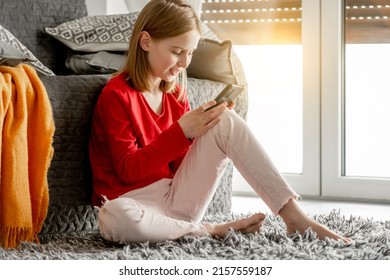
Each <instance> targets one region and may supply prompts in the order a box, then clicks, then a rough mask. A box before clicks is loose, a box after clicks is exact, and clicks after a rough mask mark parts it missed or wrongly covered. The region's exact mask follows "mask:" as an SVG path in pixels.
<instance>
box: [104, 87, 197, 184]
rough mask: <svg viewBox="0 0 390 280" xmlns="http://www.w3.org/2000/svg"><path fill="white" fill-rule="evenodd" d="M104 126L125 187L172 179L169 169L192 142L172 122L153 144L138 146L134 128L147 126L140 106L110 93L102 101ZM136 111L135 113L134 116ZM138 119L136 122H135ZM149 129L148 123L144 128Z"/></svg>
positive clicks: (111, 152)
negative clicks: (159, 178)
mask: <svg viewBox="0 0 390 280" xmlns="http://www.w3.org/2000/svg"><path fill="white" fill-rule="evenodd" d="M99 102H100V103H101V104H104V106H100V107H99V109H100V112H99V115H100V116H104V118H103V117H102V118H101V122H102V126H103V127H104V128H105V129H104V132H105V137H106V142H107V146H108V147H107V148H108V150H109V155H110V157H111V160H112V164H113V166H114V168H115V172H116V174H117V176H118V177H119V178H120V180H121V181H123V182H124V183H126V184H134V183H137V182H140V181H147V180H148V177H154V176H155V174H163V175H162V176H167V177H168V176H170V174H168V172H167V171H168V170H169V165H170V163H172V162H175V160H176V159H178V158H181V156H182V155H183V153H184V152H185V151H186V150H187V149H188V148H189V146H190V144H191V141H189V140H188V139H187V138H186V137H185V135H184V133H183V131H182V129H181V127H180V125H179V123H178V122H177V121H175V122H173V123H172V124H171V125H170V126H169V127H168V128H167V129H166V130H164V131H162V132H161V133H160V134H159V135H157V136H156V137H155V139H153V140H152V141H151V142H150V143H147V144H145V145H142V143H139V140H138V139H139V137H138V138H137V135H136V132H135V130H134V128H133V126H134V124H135V123H138V124H139V123H140V122H141V123H142V122H145V120H144V119H143V117H142V115H143V114H144V113H145V112H141V111H140V112H137V110H140V108H139V106H138V105H137V104H130V100H129V98H128V95H127V94H123V93H120V92H118V91H111V92H110V94H105V95H103V96H101V98H99ZM134 111H135V112H134ZM135 116H136V117H137V118H135ZM142 125H143V126H145V127H147V125H148V123H147V122H145V123H142V124H141V126H142ZM164 172H165V173H166V174H165V175H164Z"/></svg>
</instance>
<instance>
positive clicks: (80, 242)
mask: <svg viewBox="0 0 390 280" xmlns="http://www.w3.org/2000/svg"><path fill="white" fill-rule="evenodd" d="M243 216H244V215H233V214H231V215H224V216H222V215H221V216H210V217H206V218H205V220H206V221H208V222H221V221H231V220H233V219H237V218H241V217H243ZM313 218H314V219H315V220H317V221H319V222H320V223H322V224H324V225H326V226H327V227H329V228H330V229H332V230H334V231H336V232H337V233H339V234H342V235H344V236H349V237H351V238H352V239H353V242H352V244H349V245H345V244H343V243H342V242H337V241H333V240H324V241H321V240H318V239H316V236H315V234H314V233H313V232H312V231H310V230H308V231H307V232H306V233H305V234H303V235H301V234H292V235H287V234H286V231H285V227H284V224H283V222H282V221H281V219H280V218H279V217H277V216H274V215H268V216H267V217H266V220H265V221H264V224H263V228H262V231H261V232H260V233H258V234H255V235H253V234H248V235H244V234H240V233H236V232H233V231H231V232H230V233H229V234H227V236H226V237H225V238H223V239H216V238H211V237H209V236H205V237H197V238H193V237H183V238H181V239H179V240H177V241H167V242H161V243H158V244H149V243H141V244H127V245H119V244H115V243H112V242H108V241H106V240H104V239H103V238H102V237H101V236H100V235H99V233H98V232H79V233H74V234H67V235H51V236H41V244H36V243H22V244H20V246H19V247H17V248H16V249H11V250H4V249H3V248H0V259H17V260H20V259H28V260H35V259H41V260H42V259H50V260H57V259H73V260H101V259H103V260H191V259H196V260H204V259H215V260H225V259H226V260H232V259H235V260H251V259H263V260H291V259H294V260H298V259H301V260H390V221H374V220H372V219H366V218H361V217H356V216H350V217H345V216H342V215H340V212H339V211H337V210H333V211H331V212H330V213H328V214H323V215H316V216H313Z"/></svg>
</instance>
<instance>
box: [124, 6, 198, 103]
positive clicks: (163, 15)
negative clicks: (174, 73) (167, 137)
mask: <svg viewBox="0 0 390 280" xmlns="http://www.w3.org/2000/svg"><path fill="white" fill-rule="evenodd" d="M191 30H198V31H199V34H201V23H200V20H199V18H198V16H197V15H196V13H195V11H194V10H193V8H192V7H191V6H190V5H189V4H188V3H187V2H186V1H185V0H151V1H149V2H148V4H146V6H145V7H144V8H143V9H142V11H141V12H140V14H139V15H138V18H137V20H136V22H135V25H134V29H133V32H132V34H131V37H130V44H129V50H128V55H127V58H126V62H125V64H124V66H123V68H122V69H121V70H120V73H126V74H127V75H128V79H129V81H130V83H131V85H132V86H133V87H134V89H136V90H138V91H141V92H143V91H148V90H150V81H149V72H150V65H149V61H148V54H147V52H145V51H144V50H143V49H142V48H141V47H140V44H139V38H140V34H141V32H142V31H146V32H148V33H149V35H150V36H151V37H152V38H153V39H155V40H159V39H164V38H170V37H175V36H179V35H182V34H184V33H186V32H188V31H191ZM177 82H178V83H179V84H180V86H181V92H180V94H179V100H180V99H181V97H182V96H183V93H184V91H185V89H186V86H187V75H186V72H185V71H184V70H183V71H182V72H181V73H180V74H179V77H178V81H172V82H166V81H161V84H160V90H161V91H163V92H167V93H172V92H174V91H175V90H176V86H177Z"/></svg>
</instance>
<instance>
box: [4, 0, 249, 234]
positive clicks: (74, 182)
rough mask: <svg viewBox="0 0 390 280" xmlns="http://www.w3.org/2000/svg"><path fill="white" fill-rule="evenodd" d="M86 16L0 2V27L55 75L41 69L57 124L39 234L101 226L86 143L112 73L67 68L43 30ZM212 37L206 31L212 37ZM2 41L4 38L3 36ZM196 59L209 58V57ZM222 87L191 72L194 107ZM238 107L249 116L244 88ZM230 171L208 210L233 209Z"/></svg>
mask: <svg viewBox="0 0 390 280" xmlns="http://www.w3.org/2000/svg"><path fill="white" fill-rule="evenodd" d="M85 16H87V10H86V5H85V2H84V0H18V1H15V0H1V1H0V25H1V26H2V27H3V28H5V29H7V30H8V31H9V32H10V33H12V34H13V36H15V38H17V39H18V40H19V41H20V42H21V43H22V44H23V45H24V46H25V47H26V48H27V49H28V50H29V51H31V53H32V54H34V55H35V56H36V58H37V59H38V60H39V61H40V62H41V63H42V64H43V65H44V66H46V67H48V68H49V69H50V70H52V71H53V72H54V74H55V75H44V74H43V73H41V72H40V78H41V80H42V82H43V84H44V85H45V87H46V90H47V93H48V95H49V99H50V102H51V105H52V108H53V117H54V122H55V126H56V131H55V135H54V140H53V146H54V156H53V160H52V162H51V165H50V168H49V171H48V182H49V195H50V203H49V210H48V215H47V217H46V220H45V223H44V226H43V229H42V231H41V235H50V234H62V233H70V232H79V231H94V230H96V229H97V223H96V210H95V209H94V208H93V207H92V206H91V205H90V200H91V171H90V166H89V159H88V147H87V143H88V137H89V126H90V119H91V114H92V111H93V107H94V104H95V101H96V99H97V97H98V95H99V93H100V91H101V89H102V87H103V86H104V85H105V83H106V82H107V80H108V79H109V77H110V76H109V74H89V75H76V74H74V73H72V72H71V71H70V70H69V69H67V68H66V67H65V61H66V58H67V57H68V56H69V54H70V53H71V54H73V51H72V50H70V49H69V48H68V47H67V46H66V45H65V44H63V43H62V42H60V41H59V40H57V39H55V38H54V37H52V36H50V35H48V34H47V33H46V32H45V28H46V27H55V26H58V25H60V24H62V23H64V22H67V21H71V20H74V19H78V18H82V17H85ZM210 34H211V35H210ZM0 36H1V34H0ZM213 36H214V35H213V34H212V32H211V31H210V30H208V37H209V38H211V37H213ZM0 39H3V40H5V38H4V37H3V38H1V37H0ZM214 39H216V38H214ZM202 52H203V53H208V50H207V46H204V47H203V49H202ZM230 52H231V51H230ZM229 55H231V53H229ZM234 59H237V57H234ZM198 61H205V58H199V59H198ZM236 62H237V61H236ZM195 66H196V65H195ZM200 66H202V65H200ZM198 67H199V65H198ZM194 71H195V72H196V71H198V70H196V69H195V70H194V69H193V71H192V72H194ZM198 72H199V71H198ZM201 72H202V71H201ZM189 74H191V71H190V69H189ZM202 74H204V75H206V77H204V76H202ZM224 85H225V83H224V80H219V81H218V80H215V79H211V78H210V79H208V77H207V73H205V72H202V73H201V74H200V75H197V74H194V75H193V76H192V77H191V76H190V78H189V81H188V96H189V99H190V103H191V106H192V107H193V108H194V107H197V106H199V105H200V104H202V103H204V102H206V101H208V100H211V99H212V98H213V97H215V96H216V95H217V94H218V92H219V91H220V90H221V89H222V88H223V87H224ZM236 110H237V112H238V113H239V114H240V115H241V116H242V117H243V118H245V116H246V113H247V95H246V92H245V94H244V95H243V96H242V97H241V98H240V99H239V100H238V101H237V106H236ZM232 172H233V166H232V164H231V163H230V164H229V166H228V167H227V169H226V171H225V173H224V176H223V178H222V180H221V182H220V185H219V187H218V190H217V192H216V194H215V197H214V199H213V201H212V203H211V205H210V206H209V209H208V212H207V214H214V213H227V212H228V211H229V210H230V205H231V204H230V203H231V201H230V199H231V184H232Z"/></svg>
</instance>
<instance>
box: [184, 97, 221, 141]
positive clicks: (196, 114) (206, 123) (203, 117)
mask: <svg viewBox="0 0 390 280" xmlns="http://www.w3.org/2000/svg"><path fill="white" fill-rule="evenodd" d="M215 104H216V102H215V101H214V100H212V101H209V102H207V103H205V104H203V105H202V106H200V107H198V108H197V109H194V110H192V111H189V112H187V113H185V114H184V115H183V116H182V117H181V118H180V119H179V125H180V126H181V129H182V130H183V133H184V135H185V136H186V137H187V138H190V139H192V138H194V137H199V136H201V135H203V134H204V133H206V132H207V131H208V130H209V129H210V128H212V127H213V126H215V125H216V124H217V123H218V122H219V121H220V120H221V114H222V113H223V112H225V110H226V105H227V104H226V102H224V103H221V104H219V105H218V106H215V107H214V108H211V109H210V110H208V111H205V110H206V109H207V108H209V107H211V106H213V105H215Z"/></svg>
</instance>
